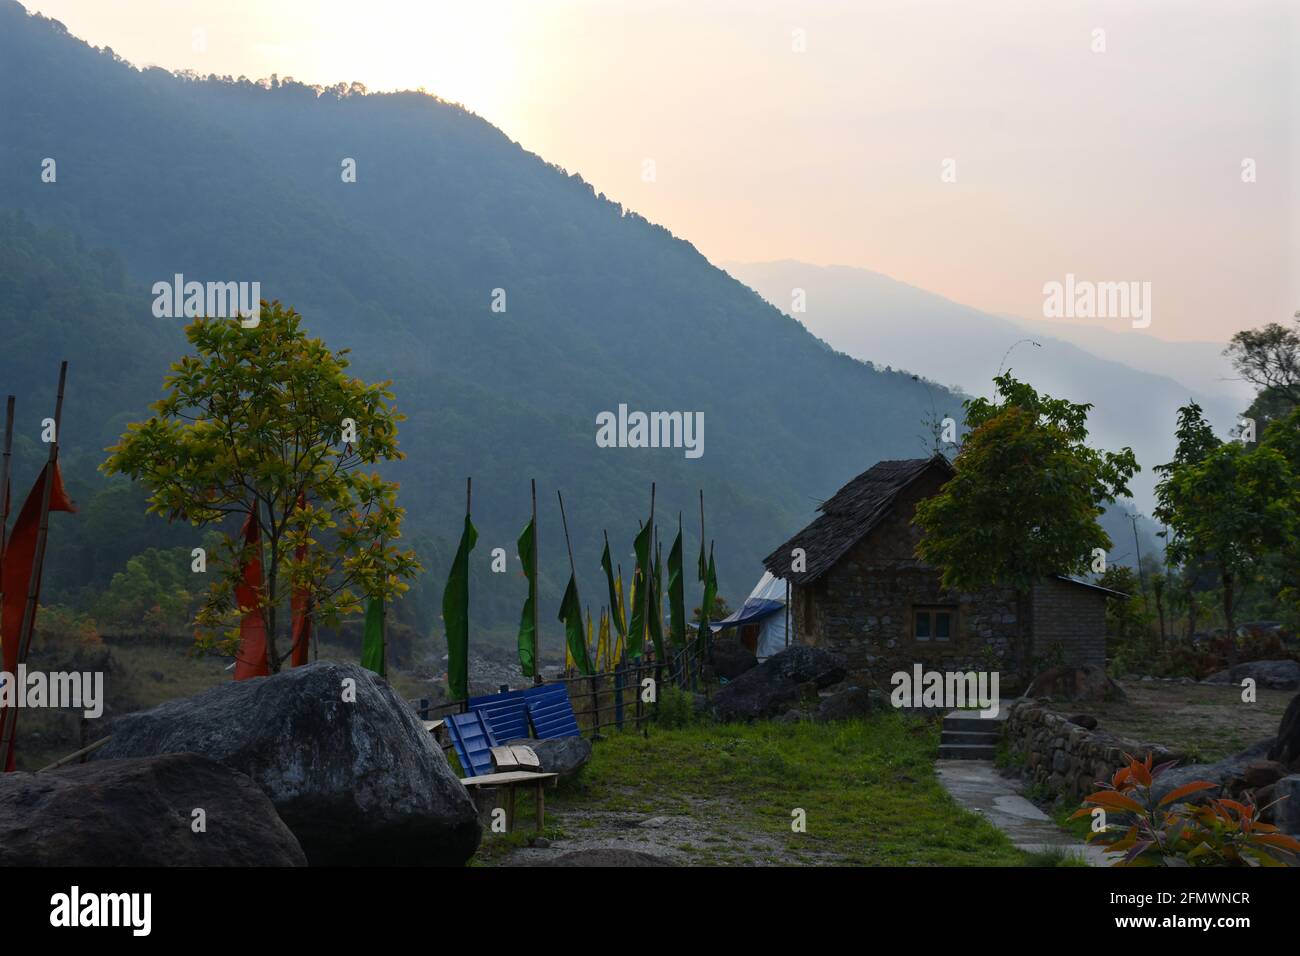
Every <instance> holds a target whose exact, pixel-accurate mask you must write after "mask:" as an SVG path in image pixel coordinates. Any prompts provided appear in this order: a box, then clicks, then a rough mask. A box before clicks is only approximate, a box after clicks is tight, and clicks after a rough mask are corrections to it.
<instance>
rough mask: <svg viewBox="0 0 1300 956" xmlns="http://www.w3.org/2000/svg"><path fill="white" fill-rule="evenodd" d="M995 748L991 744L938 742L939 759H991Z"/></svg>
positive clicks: (994, 753) (995, 751)
mask: <svg viewBox="0 0 1300 956" xmlns="http://www.w3.org/2000/svg"><path fill="white" fill-rule="evenodd" d="M995 756H997V748H996V747H994V746H993V745H992V744H940V745H939V759H940V760H992V759H993V758H994V757H995Z"/></svg>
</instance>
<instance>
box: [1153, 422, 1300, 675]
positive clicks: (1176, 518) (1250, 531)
mask: <svg viewBox="0 0 1300 956" xmlns="http://www.w3.org/2000/svg"><path fill="white" fill-rule="evenodd" d="M1178 420H1179V427H1178V439H1179V443H1178V450H1177V452H1176V454H1175V459H1174V461H1172V462H1169V463H1168V464H1165V465H1161V466H1158V468H1157V471H1158V472H1160V473H1161V474H1162V475H1163V477H1162V479H1161V481H1160V482H1159V484H1157V486H1156V498H1157V502H1158V505H1157V508H1156V516H1157V517H1159V518H1160V520H1161V521H1163V522H1164V523H1165V524H1166V525H1167V526H1168V528H1169V531H1170V536H1169V556H1170V558H1171V559H1172V560H1174V561H1177V562H1179V563H1188V562H1202V561H1203V562H1205V563H1208V564H1211V565H1213V566H1214V568H1215V569H1216V571H1217V574H1218V578H1219V583H1220V586H1221V588H1222V600H1223V617H1224V623H1225V625H1226V629H1227V635H1228V639H1229V665H1232V664H1235V663H1236V616H1235V612H1236V599H1237V596H1238V594H1239V592H1240V590H1241V588H1242V587H1243V586H1244V584H1245V583H1246V580H1247V577H1248V575H1249V574H1251V573H1252V572H1254V571H1255V570H1256V569H1257V568H1258V567H1259V565H1260V563H1261V562H1262V561H1264V559H1265V558H1266V557H1267V555H1268V554H1269V553H1270V552H1271V551H1276V550H1280V549H1282V548H1284V547H1286V546H1287V545H1288V542H1290V541H1291V540H1292V539H1293V538H1294V536H1295V534H1296V533H1297V532H1296V528H1297V521H1298V520H1300V511H1298V509H1297V507H1296V501H1297V494H1298V493H1297V489H1296V476H1295V475H1294V474H1293V473H1292V470H1291V467H1290V465H1289V463H1288V461H1287V458H1286V456H1285V455H1284V454H1283V452H1282V451H1281V450H1280V449H1279V448H1278V447H1276V445H1272V444H1267V443H1261V444H1260V445H1259V446H1258V447H1256V448H1255V449H1253V450H1252V449H1249V448H1247V447H1246V446H1244V445H1242V444H1241V443H1239V442H1221V443H1217V442H1216V441H1215V440H1214V439H1213V435H1212V434H1209V430H1208V426H1207V425H1205V422H1204V419H1203V417H1202V416H1201V412H1200V409H1199V408H1198V407H1197V406H1196V404H1195V403H1191V404H1189V405H1187V406H1185V407H1184V408H1182V409H1179V412H1178Z"/></svg>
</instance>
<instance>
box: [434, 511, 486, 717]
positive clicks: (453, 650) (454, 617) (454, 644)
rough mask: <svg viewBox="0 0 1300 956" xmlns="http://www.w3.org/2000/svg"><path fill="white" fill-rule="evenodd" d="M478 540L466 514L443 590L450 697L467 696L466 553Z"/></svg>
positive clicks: (464, 697) (467, 595) (443, 615)
mask: <svg viewBox="0 0 1300 956" xmlns="http://www.w3.org/2000/svg"><path fill="white" fill-rule="evenodd" d="M476 541H478V531H477V530H475V528H474V523H473V522H472V521H470V520H469V515H466V516H465V530H464V531H463V532H462V533H461V536H460V547H458V548H457V549H456V558H455V560H454V561H452V563H451V574H450V575H449V576H448V577H447V589H446V590H445V591H443V592H442V622H443V624H444V625H445V626H446V628H447V686H448V688H449V689H450V690H451V699H452V700H466V699H467V698H468V697H469V553H470V552H471V551H473V550H474V543H475V542H476Z"/></svg>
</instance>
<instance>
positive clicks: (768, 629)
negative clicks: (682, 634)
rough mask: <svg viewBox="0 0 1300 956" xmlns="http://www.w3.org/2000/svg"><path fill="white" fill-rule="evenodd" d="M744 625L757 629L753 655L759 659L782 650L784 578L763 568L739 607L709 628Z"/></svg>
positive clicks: (784, 638) (719, 628) (784, 647)
mask: <svg viewBox="0 0 1300 956" xmlns="http://www.w3.org/2000/svg"><path fill="white" fill-rule="evenodd" d="M745 625H753V626H755V627H757V628H758V645H757V656H758V659H759V660H760V661H761V660H765V659H766V658H769V657H771V656H772V655H773V654H777V653H780V652H781V651H783V650H785V649H786V646H787V644H786V633H785V579H784V578H778V577H773V576H772V573H771V572H770V571H764V572H763V576H762V577H761V578H759V580H758V584H756V585H754V590H753V591H751V592H750V593H749V597H747V598H745V603H744V604H743V605H742V606H741V608H740V610H739V611H736V612H735V613H734V614H732V615H731V616H730V617H728V618H726V619H725V620H722V621H718V622H717V623H716V624H714V625H713V629H714V630H715V631H717V630H723V629H726V628H729V627H736V628H739V627H743V626H745ZM792 636H793V635H792Z"/></svg>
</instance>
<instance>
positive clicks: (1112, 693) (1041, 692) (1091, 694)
mask: <svg viewBox="0 0 1300 956" xmlns="http://www.w3.org/2000/svg"><path fill="white" fill-rule="evenodd" d="M1146 679H1147V678H1143V680H1146ZM1024 696H1026V697H1051V698H1053V699H1054V700H1109V701H1123V700H1127V699H1128V695H1126V694H1125V693H1124V688H1122V687H1120V686H1119V684H1117V683H1115V682H1114V681H1113V680H1111V679H1110V678H1109V677H1107V676H1106V671H1105V669H1104V668H1101V667H1097V666H1096V665H1094V664H1083V665H1080V666H1079V667H1052V668H1049V669H1048V670H1045V671H1043V672H1042V673H1041V674H1039V675H1038V676H1037V677H1035V678H1034V679H1033V680H1032V681H1030V683H1029V686H1028V687H1027V688H1026V689H1025V694H1024Z"/></svg>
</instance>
